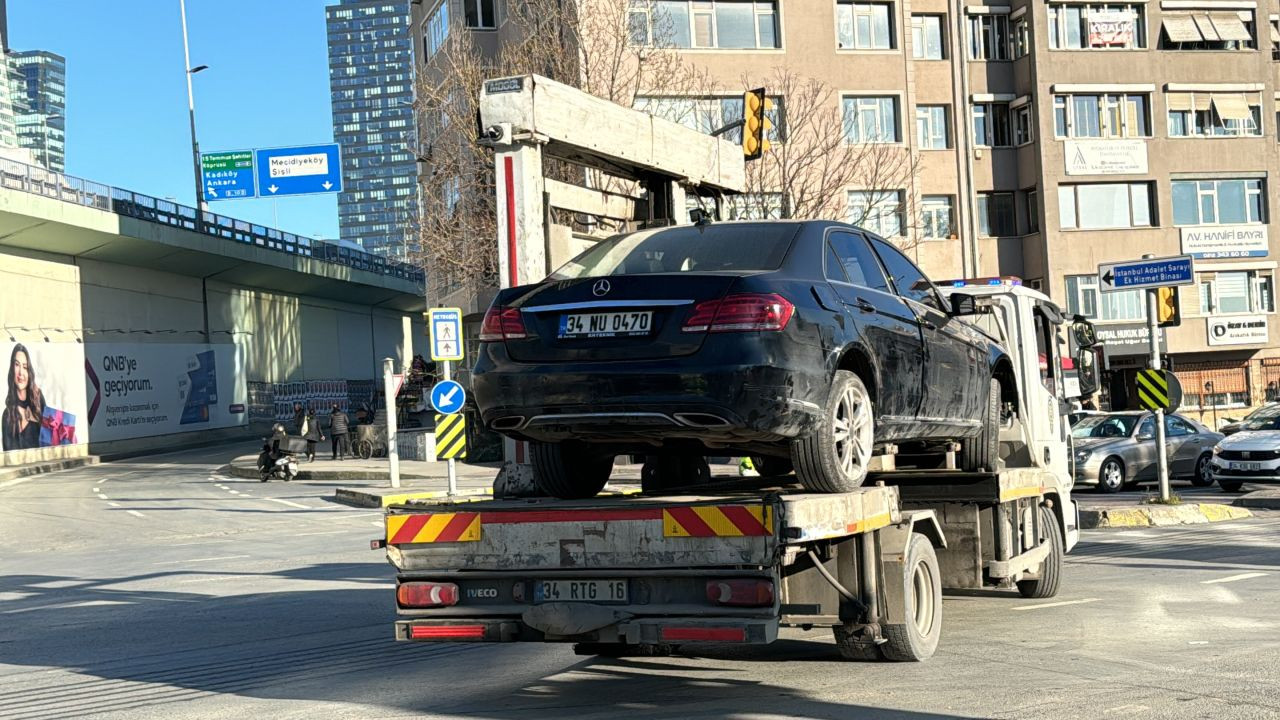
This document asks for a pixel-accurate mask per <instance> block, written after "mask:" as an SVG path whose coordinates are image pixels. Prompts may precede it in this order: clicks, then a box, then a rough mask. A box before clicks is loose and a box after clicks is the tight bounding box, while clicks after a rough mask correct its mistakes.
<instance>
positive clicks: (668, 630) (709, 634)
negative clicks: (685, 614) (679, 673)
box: [661, 627, 747, 642]
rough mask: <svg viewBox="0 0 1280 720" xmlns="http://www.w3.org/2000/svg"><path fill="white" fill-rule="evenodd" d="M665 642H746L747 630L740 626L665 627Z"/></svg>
mask: <svg viewBox="0 0 1280 720" xmlns="http://www.w3.org/2000/svg"><path fill="white" fill-rule="evenodd" d="M661 637H662V641H663V642H699V641H700V642H746V641H747V631H746V629H745V628H740V627H664V628H662V633H661Z"/></svg>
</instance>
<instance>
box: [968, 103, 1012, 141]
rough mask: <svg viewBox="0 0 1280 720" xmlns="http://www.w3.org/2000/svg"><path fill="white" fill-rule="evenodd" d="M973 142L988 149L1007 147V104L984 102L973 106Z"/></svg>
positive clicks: (1010, 139)
mask: <svg viewBox="0 0 1280 720" xmlns="http://www.w3.org/2000/svg"><path fill="white" fill-rule="evenodd" d="M973 141H974V142H975V143H977V144H978V145H986V146H988V147H1009V146H1011V145H1012V144H1013V142H1012V134H1011V133H1010V132H1009V103H1007V102H984V103H974V105H973Z"/></svg>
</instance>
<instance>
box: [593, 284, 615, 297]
mask: <svg viewBox="0 0 1280 720" xmlns="http://www.w3.org/2000/svg"><path fill="white" fill-rule="evenodd" d="M612 289H613V286H612V285H610V284H609V281H608V280H597V281H596V284H595V285H592V286H591V294H592V295H595V296H596V297H604V296H605V295H608V294H609V291H610V290H612Z"/></svg>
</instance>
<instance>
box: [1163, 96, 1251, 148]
mask: <svg viewBox="0 0 1280 720" xmlns="http://www.w3.org/2000/svg"><path fill="white" fill-rule="evenodd" d="M1165 104H1166V105H1167V106H1168V108H1169V137H1248V136H1253V137H1258V136H1261V135H1262V95H1261V94H1260V93H1210V92H1194V93H1178V92H1173V93H1166V94H1165Z"/></svg>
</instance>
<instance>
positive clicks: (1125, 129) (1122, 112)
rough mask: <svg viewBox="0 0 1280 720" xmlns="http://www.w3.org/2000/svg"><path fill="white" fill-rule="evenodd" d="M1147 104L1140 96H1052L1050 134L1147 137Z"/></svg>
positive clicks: (1145, 99)
mask: <svg viewBox="0 0 1280 720" xmlns="http://www.w3.org/2000/svg"><path fill="white" fill-rule="evenodd" d="M1149 103H1150V99H1149V98H1148V96H1147V95H1141V94H1120V93H1115V94H1110V93H1109V94H1105V95H1054V96H1053V133H1054V135H1055V136H1057V137H1060V138H1067V137H1071V138H1125V137H1150V135H1151V124H1150V120H1149V118H1150V116H1151V113H1150V112H1148V108H1149Z"/></svg>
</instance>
